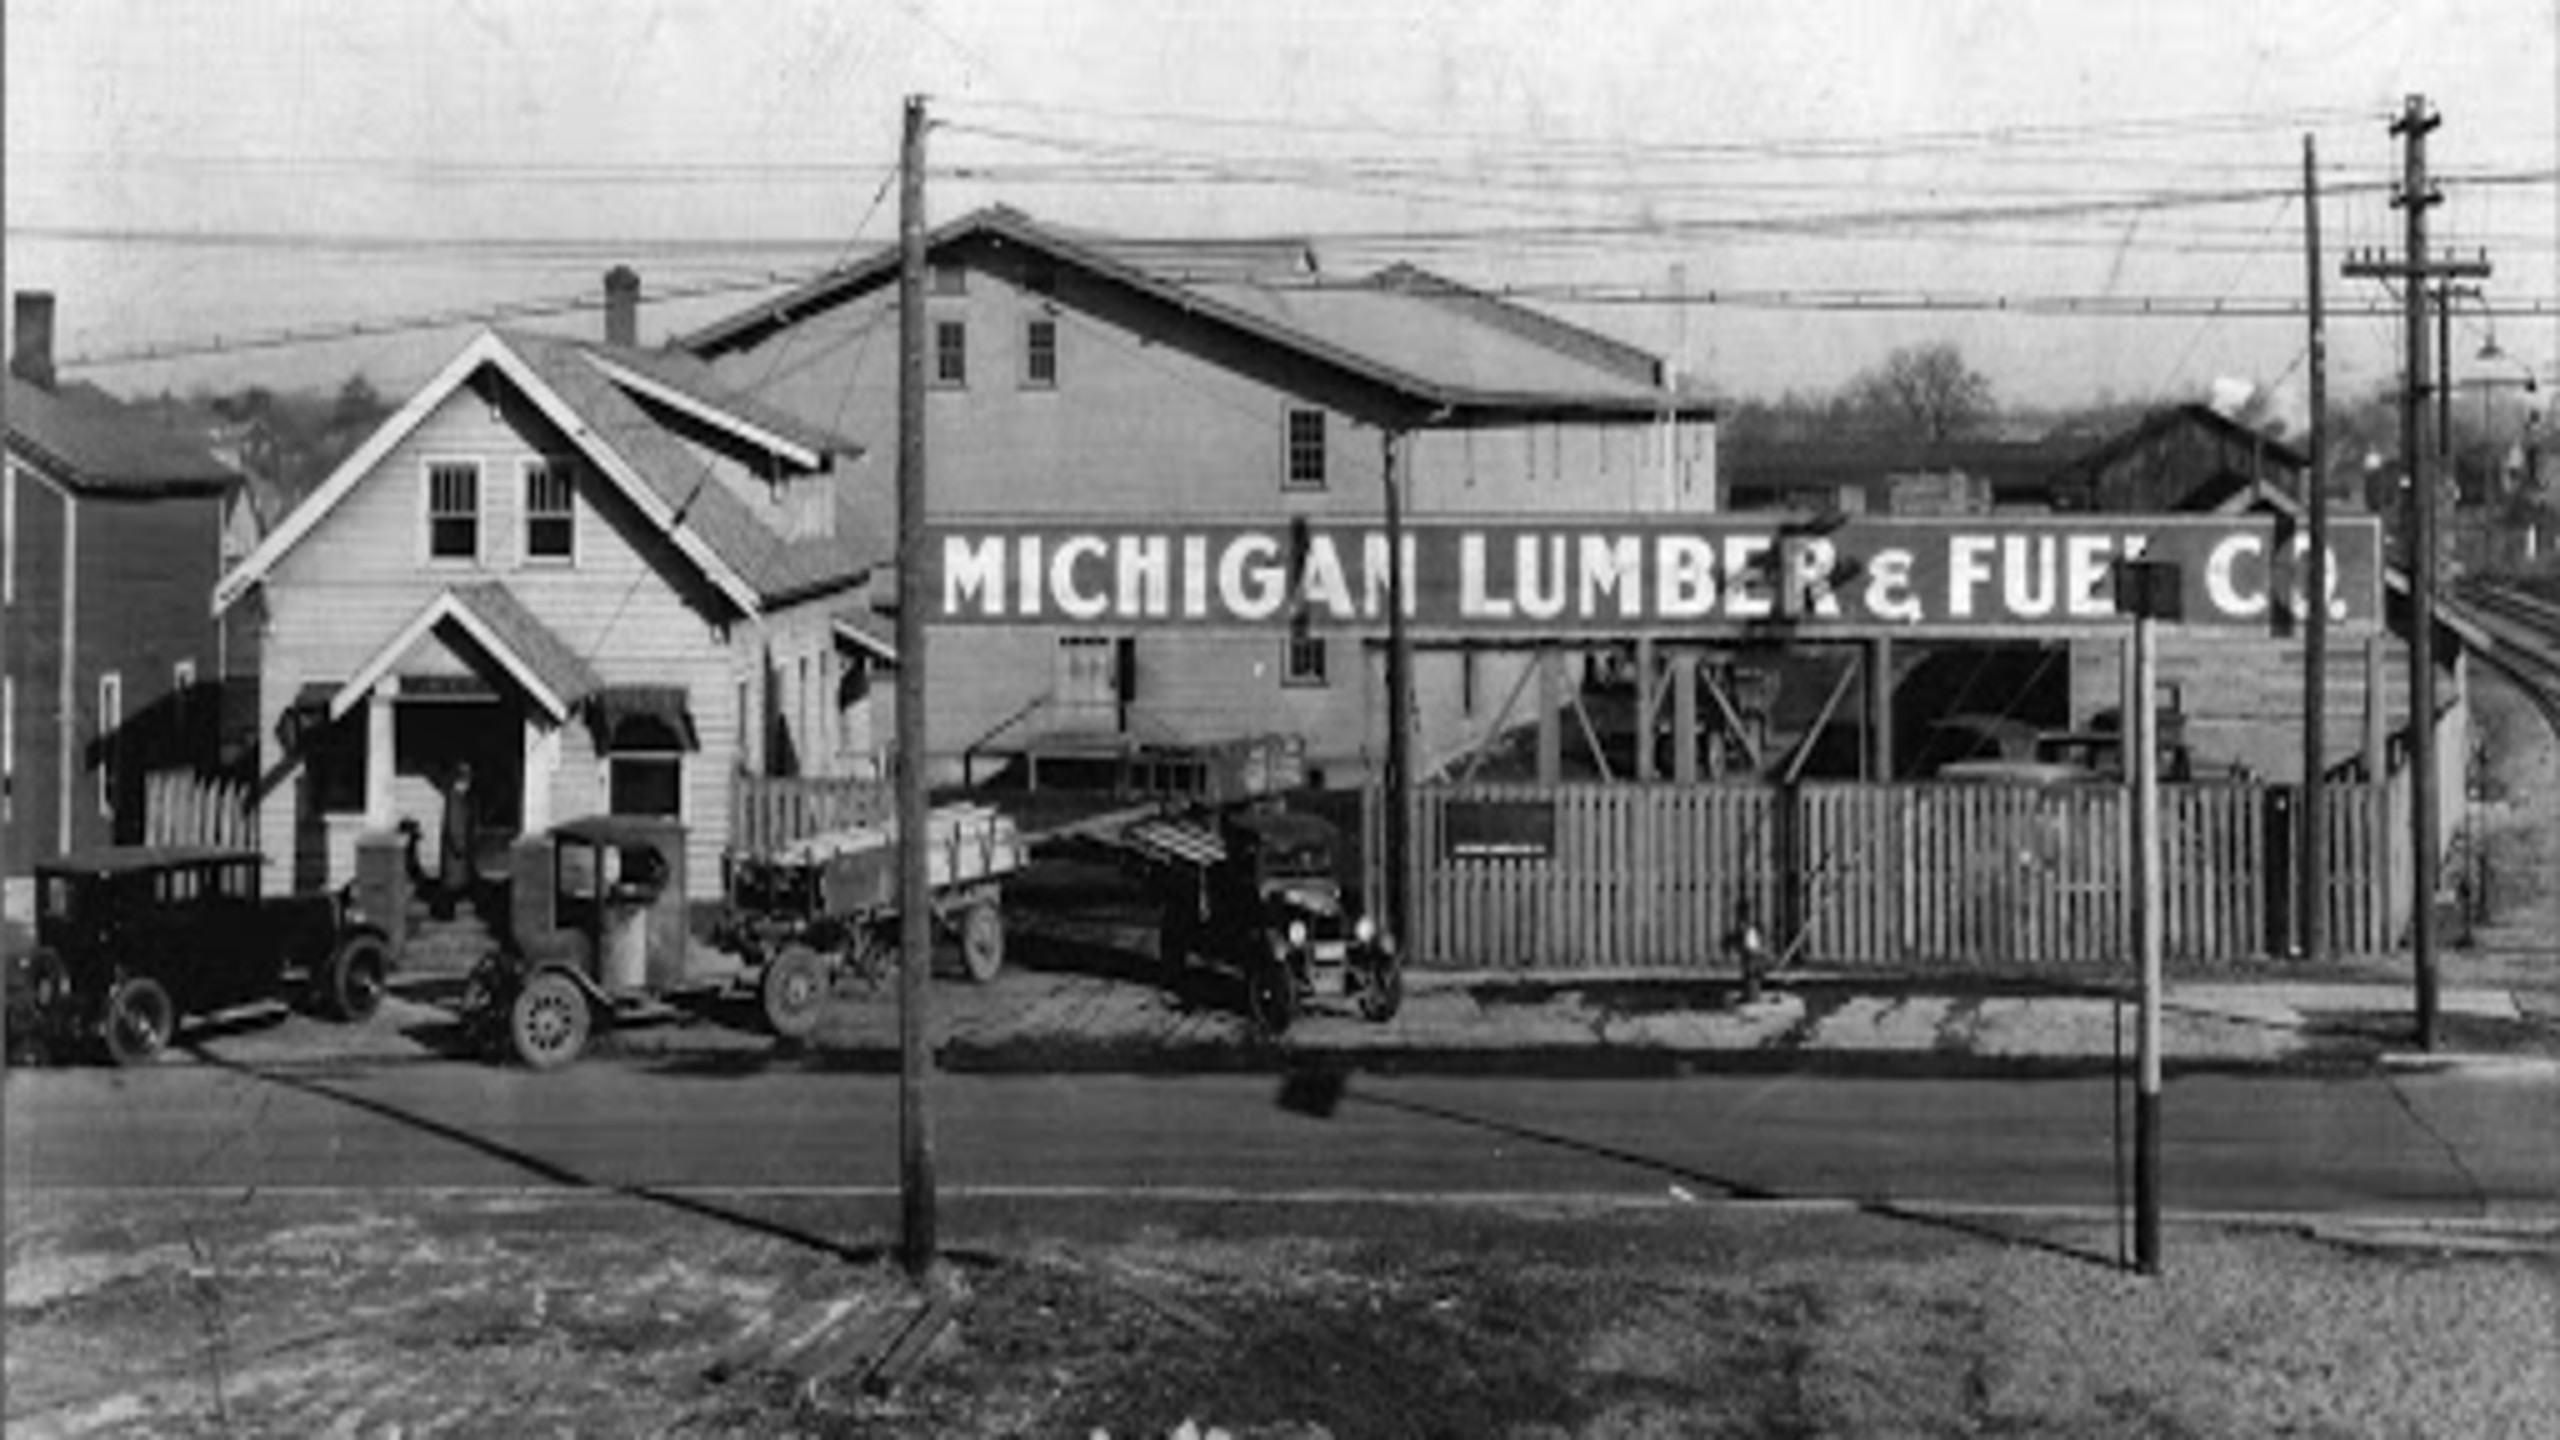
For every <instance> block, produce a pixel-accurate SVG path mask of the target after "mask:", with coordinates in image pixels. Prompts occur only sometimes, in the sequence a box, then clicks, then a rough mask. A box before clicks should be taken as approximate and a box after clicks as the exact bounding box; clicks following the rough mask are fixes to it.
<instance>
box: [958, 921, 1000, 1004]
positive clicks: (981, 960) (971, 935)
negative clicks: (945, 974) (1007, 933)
mask: <svg viewBox="0 0 2560 1440" xmlns="http://www.w3.org/2000/svg"><path fill="white" fill-rule="evenodd" d="M960 963H961V964H963V965H965V966H967V967H969V978H970V979H972V980H975V981H977V982H978V983H979V984H981V985H984V984H986V983H988V982H989V981H991V980H993V979H995V978H996V973H997V972H998V971H1000V970H1002V969H1004V912H1003V911H1002V910H1000V909H998V908H997V907H996V902H995V901H993V900H980V901H977V902H975V903H973V904H972V905H970V906H969V908H968V909H967V910H965V911H963V912H961V915H960Z"/></svg>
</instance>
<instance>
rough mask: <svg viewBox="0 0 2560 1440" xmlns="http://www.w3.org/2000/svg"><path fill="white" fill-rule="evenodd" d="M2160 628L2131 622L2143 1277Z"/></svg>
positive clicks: (2156, 1253) (2155, 1051)
mask: <svg viewBox="0 0 2560 1440" xmlns="http://www.w3.org/2000/svg"><path fill="white" fill-rule="evenodd" d="M2157 623H2158V622H2157V621H2156V620H2155V619H2154V618H2153V616H2152V613H2151V610H2150V609H2149V607H2147V606H2146V607H2145V608H2144V609H2143V610H2141V611H2139V612H2138V613H2136V615H2135V616H2134V621H2133V685H2132V690H2133V695H2132V702H2133V703H2132V704H2131V706H2130V707H2128V716H2129V718H2130V719H2131V721H2132V727H2131V728H2132V734H2133V824H2134V846H2133V864H2134V872H2135V878H2136V883H2135V886H2134V894H2135V900H2134V914H2133V933H2134V948H2135V949H2136V951H2138V952H2139V954H2140V956H2141V961H2142V1010H2141V1039H2140V1042H2139V1048H2138V1051H2137V1060H2136V1064H2137V1066H2138V1070H2137V1074H2136V1077H2135V1082H2134V1097H2133V1136H2134V1140H2133V1147H2134V1148H2133V1256H2134V1267H2135V1268H2136V1269H2138V1270H2140V1271H2141V1272H2142V1273H2143V1274H2145V1275H2157V1274H2159V1273H2160V1000H2161V996H2160V986H2161V973H2160V968H2161V967H2160V961H2161V921H2162V920H2163V919H2164V918H2165V917H2164V916H2163V915H2162V914H2161V909H2162V902H2163V899H2164V896H2163V892H2162V886H2161V881H2160V736H2159V728H2160V716H2159V707H2158V705H2157V704H2156V703H2155V701H2154V699H2153V696H2154V695H2155V694H2156V693H2157V691H2158V689H2159V684H2158V678H2157V672H2158V668H2159V639H2158V636H2157V634H2156V627H2157Z"/></svg>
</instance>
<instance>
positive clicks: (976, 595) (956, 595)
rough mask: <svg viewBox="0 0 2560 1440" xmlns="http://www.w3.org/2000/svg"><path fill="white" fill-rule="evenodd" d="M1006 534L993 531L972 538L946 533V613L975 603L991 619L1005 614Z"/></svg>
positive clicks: (943, 554) (952, 612)
mask: <svg viewBox="0 0 2560 1440" xmlns="http://www.w3.org/2000/svg"><path fill="white" fill-rule="evenodd" d="M1004 557H1005V543H1004V537H1002V536H1000V535H989V536H987V537H985V538H984V539H981V540H978V541H976V542H974V543H973V542H972V541H971V540H970V539H969V538H968V537H967V536H965V535H945V536H943V537H942V613H943V614H945V615H960V614H964V613H966V612H967V610H968V607H969V606H970V605H972V604H975V605H976V606H977V607H978V610H979V613H981V614H983V615H985V616H986V617H987V618H988V619H990V620H994V619H1001V618H1003V616H1004V613H1005V609H1004Z"/></svg>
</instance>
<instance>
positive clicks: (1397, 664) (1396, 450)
mask: <svg viewBox="0 0 2560 1440" xmlns="http://www.w3.org/2000/svg"><path fill="white" fill-rule="evenodd" d="M1408 443H1409V441H1408V438H1407V436H1406V433H1405V432H1404V431H1402V430H1400V429H1395V428H1389V429H1388V431H1387V432H1386V441H1385V444H1386V455H1385V476H1386V507H1387V513H1386V521H1387V825H1386V846H1387V854H1386V861H1387V863H1386V867H1385V874H1386V880H1387V937H1388V939H1390V940H1391V941H1393V942H1394V943H1395V945H1396V946H1397V947H1398V949H1399V950H1400V951H1403V952H1406V953H1409V952H1410V950H1411V948H1412V945H1413V854H1412V851H1413V635H1412V632H1411V630H1410V628H1409V627H1408V626H1407V625H1406V624H1405V618H1404V611H1405V587H1406V586H1407V585H1410V584H1412V583H1413V577H1412V576H1410V575H1407V574H1406V573H1405V570H1404V496H1403V493H1402V492H1403V489H1404V474H1403V471H1404V468H1405V467H1404V459H1405V446H1406V445H1407V444H1408Z"/></svg>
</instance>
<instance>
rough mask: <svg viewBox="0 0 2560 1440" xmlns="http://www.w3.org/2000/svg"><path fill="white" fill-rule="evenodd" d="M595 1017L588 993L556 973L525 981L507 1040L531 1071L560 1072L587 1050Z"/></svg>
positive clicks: (512, 1012) (510, 1015)
mask: <svg viewBox="0 0 2560 1440" xmlns="http://www.w3.org/2000/svg"><path fill="white" fill-rule="evenodd" d="M594 1024H595V1016H594V1015H593V1013H592V1012H591V1011H590V1009H589V1007H588V1005H587V996H586V992H585V991H583V990H580V989H579V988H578V987H577V984H576V982H574V981H572V980H570V979H569V977H568V976H566V975H562V974H560V973H559V972H557V971H552V970H546V971H544V972H542V973H541V974H538V975H536V976H534V977H533V978H532V979H530V980H527V981H526V982H525V986H524V989H522V990H520V991H518V992H517V993H516V1003H515V1004H514V1006H512V1007H511V1008H510V1009H509V1011H508V1013H507V1038H508V1040H509V1041H510V1042H511V1043H513V1045H514V1046H515V1052H516V1058H517V1059H519V1060H521V1061H523V1062H524V1063H525V1065H526V1067H527V1068H528V1069H533V1070H557V1069H559V1068H560V1067H561V1066H563V1065H566V1064H568V1063H569V1062H570V1061H572V1060H575V1059H577V1058H578V1055H579V1053H580V1052H581V1051H583V1050H585V1049H586V1048H587V1032H588V1031H589V1030H590V1029H591V1028H593V1027H594Z"/></svg>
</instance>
